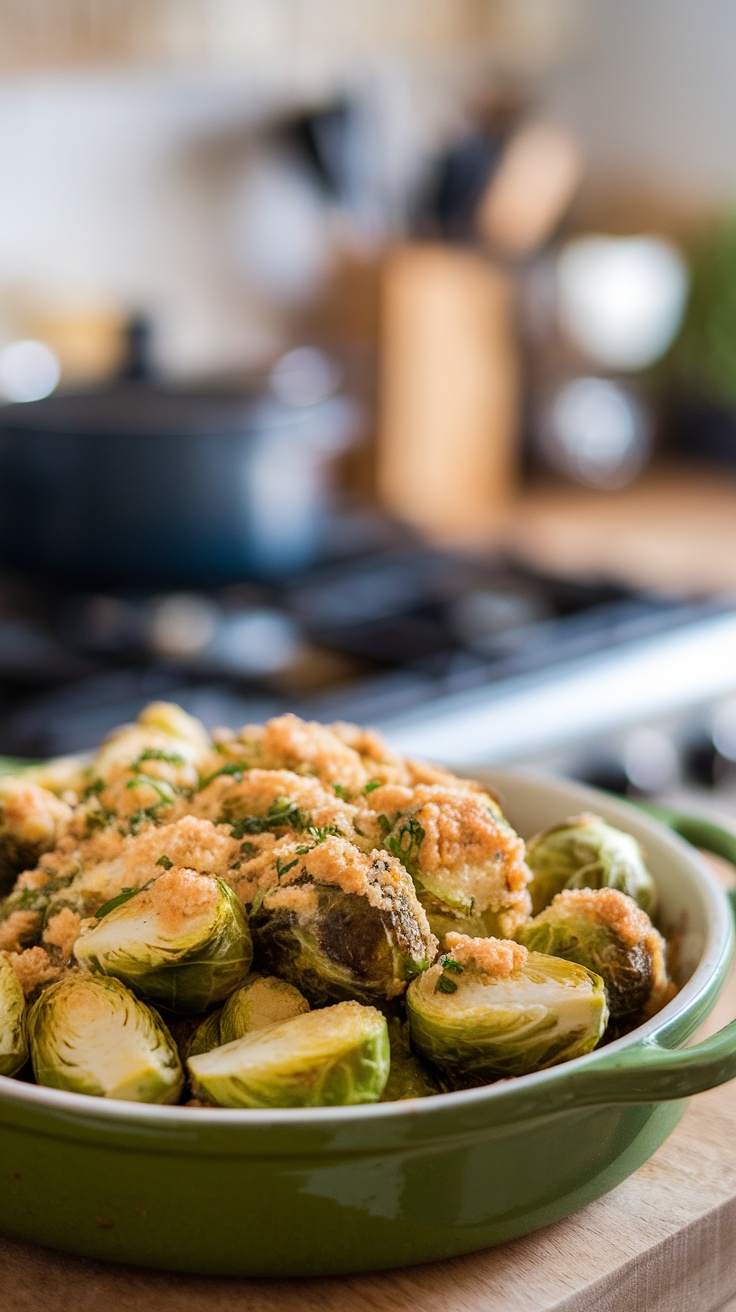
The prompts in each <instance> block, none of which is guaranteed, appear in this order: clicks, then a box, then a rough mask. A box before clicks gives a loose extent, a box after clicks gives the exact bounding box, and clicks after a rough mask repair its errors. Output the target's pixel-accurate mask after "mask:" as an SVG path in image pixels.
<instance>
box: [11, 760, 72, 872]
mask: <svg viewBox="0 0 736 1312" xmlns="http://www.w3.org/2000/svg"><path fill="white" fill-rule="evenodd" d="M71 814H72V813H71V809H70V808H69V807H68V806H67V805H66V803H65V802H62V801H61V800H60V799H59V798H58V797H55V796H54V794H53V793H51V792H49V791H48V789H46V788H41V787H39V785H38V784H35V783H32V782H31V781H30V780H29V779H27V778H24V777H23V776H20V777H14V776H7V777H5V778H0V896H2V894H3V893H5V892H7V891H8V890H9V889H10V887H11V885H12V882H13V880H14V879H15V876H16V875H17V874H19V873H20V872H21V871H22V870H29V869H31V868H32V867H33V866H35V864H36V861H37V859H38V857H39V856H40V854H41V853H42V852H47V851H48V850H49V849H50V848H52V847H54V845H55V844H56V843H57V842H58V841H59V839H60V838H61V837H62V835H63V834H64V833H65V831H66V829H67V827H68V825H69V821H70V819H71Z"/></svg>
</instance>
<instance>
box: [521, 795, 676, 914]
mask: <svg viewBox="0 0 736 1312" xmlns="http://www.w3.org/2000/svg"><path fill="white" fill-rule="evenodd" d="M526 860H527V865H528V866H529V869H530V870H531V872H532V882H531V884H530V886H529V891H530V893H531V896H532V914H533V915H535V916H536V915H537V913H538V912H540V911H542V910H544V908H545V907H546V906H549V903H550V902H551V901H552V898H553V897H554V896H555V894H556V893H561V892H562V891H563V889H566V888H617V889H618V890H619V892H621V893H628V895H629V897H633V899H634V901H635V902H637V903H638V905H639V906H640V907H641V908H642V910H643V911H647V912H648V913H649V914H650V915H653V914H654V911H655V909H656V901H657V890H656V886H655V883H654V880H653V879H652V876H651V875H650V873H649V871H648V870H647V868H646V866H645V864H644V857H643V854H642V850H641V848H640V846H639V844H638V843H637V841H636V839H635V838H633V837H632V835H631V834H625V833H623V831H622V830H620V829H614V827H613V825H608V824H606V822H605V820H601V818H600V816H597V815H587V814H583V815H577V816H573V817H572V818H571V819H569V820H565V821H564V823H563V824H561V825H554V826H553V827H552V828H551V829H545V831H544V832H543V833H541V834H537V835H536V836H535V837H534V838H532V839H531V840H530V842H529V843H527V848H526Z"/></svg>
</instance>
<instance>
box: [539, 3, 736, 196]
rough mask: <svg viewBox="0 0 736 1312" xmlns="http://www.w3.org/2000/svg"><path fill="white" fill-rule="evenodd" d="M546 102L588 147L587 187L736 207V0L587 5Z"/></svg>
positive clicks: (553, 79)
mask: <svg viewBox="0 0 736 1312" xmlns="http://www.w3.org/2000/svg"><path fill="white" fill-rule="evenodd" d="M589 6H590V12H589V30H588V38H587V40H586V41H585V42H584V43H582V44H581V47H580V50H579V51H578V53H577V55H576V57H575V59H574V60H571V61H570V62H568V63H567V64H566V66H564V67H560V68H558V69H557V70H556V71H555V72H554V73H553V74H552V75H551V76H550V77H549V79H548V92H547V101H548V103H549V104H550V105H551V106H553V107H554V108H555V109H556V110H557V111H558V112H559V113H560V114H561V115H562V116H563V117H564V118H566V119H567V121H568V122H570V123H572V124H573V125H574V126H575V128H576V129H577V131H578V132H579V133H580V135H581V137H582V138H583V140H584V141H585V143H586V145H587V147H588V152H589V162H590V183H591V184H592V185H603V186H605V187H606V189H607V190H609V191H610V189H611V185H612V183H613V182H614V181H615V180H617V179H618V180H620V181H621V183H622V185H627V184H628V185H634V186H637V187H638V188H639V189H642V190H643V189H649V188H654V189H655V190H657V191H659V192H660V193H661V194H663V195H671V196H672V198H673V200H675V201H680V200H682V201H683V202H685V203H686V204H687V203H688V202H690V200H696V201H701V202H709V201H714V202H717V203H718V202H724V203H728V202H730V203H732V204H733V203H734V202H736V3H734V0H589Z"/></svg>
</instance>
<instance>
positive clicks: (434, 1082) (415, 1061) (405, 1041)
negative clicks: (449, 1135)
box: [381, 1016, 441, 1102]
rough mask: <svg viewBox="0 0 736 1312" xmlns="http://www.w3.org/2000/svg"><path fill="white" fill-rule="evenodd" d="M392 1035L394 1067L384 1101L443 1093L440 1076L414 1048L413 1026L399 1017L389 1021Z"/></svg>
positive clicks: (392, 1065)
mask: <svg viewBox="0 0 736 1312" xmlns="http://www.w3.org/2000/svg"><path fill="white" fill-rule="evenodd" d="M388 1038H389V1044H390V1046H391V1070H390V1071H389V1075H388V1080H387V1081H386V1087H385V1088H384V1090H383V1093H382V1094H381V1102H402V1101H403V1100H404V1099H406V1098H428V1097H429V1095H430V1094H433V1093H440V1092H441V1088H440V1084H439V1081H438V1079H437V1077H436V1075H435V1074H434V1073H433V1072H430V1070H429V1069H428V1068H427V1066H425V1064H424V1062H423V1061H422V1060H421V1058H419V1057H418V1056H417V1054H416V1053H415V1052H414V1051H413V1050H412V1046H411V1039H410V1035H409V1026H408V1024H407V1022H406V1021H403V1020H400V1019H399V1017H398V1016H392V1017H391V1018H390V1019H389V1021H388Z"/></svg>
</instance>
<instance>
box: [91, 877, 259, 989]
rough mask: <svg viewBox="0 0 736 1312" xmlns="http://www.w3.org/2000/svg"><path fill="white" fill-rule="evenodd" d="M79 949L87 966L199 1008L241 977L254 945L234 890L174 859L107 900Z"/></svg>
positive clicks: (248, 967) (246, 971)
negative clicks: (149, 878) (162, 869)
mask: <svg viewBox="0 0 736 1312" xmlns="http://www.w3.org/2000/svg"><path fill="white" fill-rule="evenodd" d="M116 903H117V905H115V904H116ZM74 955H75V957H76V959H77V961H78V962H79V964H80V966H83V967H85V969H87V970H90V971H92V972H94V973H95V974H100V975H114V976H115V977H116V978H117V979H121V980H123V982H124V983H125V984H128V985H129V986H130V987H131V988H132V989H133V990H134V992H136V993H138V994H140V996H141V997H144V998H147V999H149V1000H150V1001H152V1002H155V1003H158V1004H159V1005H160V1006H163V1007H168V1008H170V1009H171V1010H172V1011H192V1012H197V1011H205V1010H206V1008H207V1007H211V1006H213V1004H215V1003H218V1002H222V1000H223V999H224V998H226V997H228V995H229V994H230V993H232V992H233V990H234V989H236V988H237V987H238V986H239V985H240V984H242V982H243V980H244V979H245V977H246V975H247V973H248V971H249V969H250V963H251V960H252V957H253V948H252V944H251V938H250V933H249V930H248V924H247V922H246V919H245V916H244V914H243V912H242V910H241V907H240V904H239V902H238V900H237V898H236V897H235V894H234V893H233V892H232V890H231V889H229V888H228V887H227V885H226V884H224V883H223V882H222V880H219V879H214V878H212V877H210V876H209V875H200V874H198V873H197V872H196V871H195V870H186V869H183V868H181V867H178V866H174V867H172V869H171V870H166V871H165V872H164V873H163V874H161V875H159V877H158V879H155V880H154V881H153V883H151V884H150V885H148V886H146V887H144V888H142V889H139V890H135V891H134V892H131V893H123V894H121V895H120V897H119V898H114V899H113V901H112V903H108V904H107V905H106V906H103V907H101V908H100V911H99V913H98V919H97V922H96V924H95V925H93V926H92V927H91V928H90V929H89V930H87V931H86V933H83V934H82V935H81V937H80V938H79V939H78V940H77V942H76V944H75V946H74Z"/></svg>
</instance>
